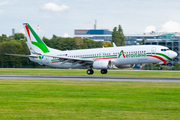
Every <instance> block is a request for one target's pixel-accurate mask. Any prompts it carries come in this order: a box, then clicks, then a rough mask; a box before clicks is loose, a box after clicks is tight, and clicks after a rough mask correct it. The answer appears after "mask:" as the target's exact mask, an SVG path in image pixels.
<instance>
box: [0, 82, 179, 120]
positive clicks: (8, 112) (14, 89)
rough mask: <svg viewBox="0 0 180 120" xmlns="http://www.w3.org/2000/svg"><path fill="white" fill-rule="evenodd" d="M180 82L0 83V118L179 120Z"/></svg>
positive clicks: (41, 119) (40, 119) (16, 119)
mask: <svg viewBox="0 0 180 120" xmlns="http://www.w3.org/2000/svg"><path fill="white" fill-rule="evenodd" d="M179 111H180V83H144V82H143V83H142V82H100V81H55V80H54V81H50V80H0V119H2V120H27V119H28V120H45V119H47V120H56V119H57V120H59V119H89V120H101V119H103V120H104V119H111V120H117V119H118V120H119V119H123V120H124V119H125V120H126V119H128V120H129V119H134V120H162V119H166V120H172V119H173V120H175V119H179V118H180V112H179Z"/></svg>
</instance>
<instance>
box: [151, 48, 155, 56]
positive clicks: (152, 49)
mask: <svg viewBox="0 0 180 120" xmlns="http://www.w3.org/2000/svg"><path fill="white" fill-rule="evenodd" d="M151 55H152V56H155V55H156V48H155V47H153V48H151Z"/></svg>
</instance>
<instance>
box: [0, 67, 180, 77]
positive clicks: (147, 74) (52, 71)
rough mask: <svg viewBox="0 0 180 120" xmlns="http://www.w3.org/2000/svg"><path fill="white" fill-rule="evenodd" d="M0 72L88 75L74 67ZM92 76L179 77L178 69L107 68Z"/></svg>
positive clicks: (2, 71) (95, 72)
mask: <svg viewBox="0 0 180 120" xmlns="http://www.w3.org/2000/svg"><path fill="white" fill-rule="evenodd" d="M0 74H9V75H10V74H13V75H72V76H88V75H87V74H86V70H85V69H83V70H76V69H71V70H69V69H0ZM92 76H124V77H170V78H172V77H173V78H174V77H175V78H179V77H180V72H179V71H175V72H174V71H138V70H137V71H118V70H109V71H108V73H107V74H106V75H102V74H101V73H100V70H95V71H94V74H93V75H92Z"/></svg>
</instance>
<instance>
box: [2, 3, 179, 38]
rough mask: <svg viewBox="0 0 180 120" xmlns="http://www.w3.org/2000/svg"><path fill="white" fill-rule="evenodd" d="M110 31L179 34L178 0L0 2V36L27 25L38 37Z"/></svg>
mask: <svg viewBox="0 0 180 120" xmlns="http://www.w3.org/2000/svg"><path fill="white" fill-rule="evenodd" d="M95 19H97V29H109V30H111V31H112V29H113V28H114V27H115V26H118V25H119V24H120V25H121V26H122V28H123V31H124V34H143V33H144V32H149V31H152V30H153V31H156V32H180V24H179V23H180V0H108V1H107V0H0V35H1V34H7V35H12V28H15V32H24V30H23V22H27V23H29V24H30V25H31V26H32V27H33V29H35V30H37V25H40V36H41V37H42V36H45V37H47V38H51V37H52V35H53V34H55V35H57V36H67V35H69V36H71V37H73V36H74V29H93V26H94V21H95Z"/></svg>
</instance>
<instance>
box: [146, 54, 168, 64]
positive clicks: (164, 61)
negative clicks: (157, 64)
mask: <svg viewBox="0 0 180 120" xmlns="http://www.w3.org/2000/svg"><path fill="white" fill-rule="evenodd" d="M146 56H148V57H154V58H157V59H159V60H161V61H163V62H164V63H167V62H166V60H164V59H163V58H161V57H159V56H153V55H146Z"/></svg>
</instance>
